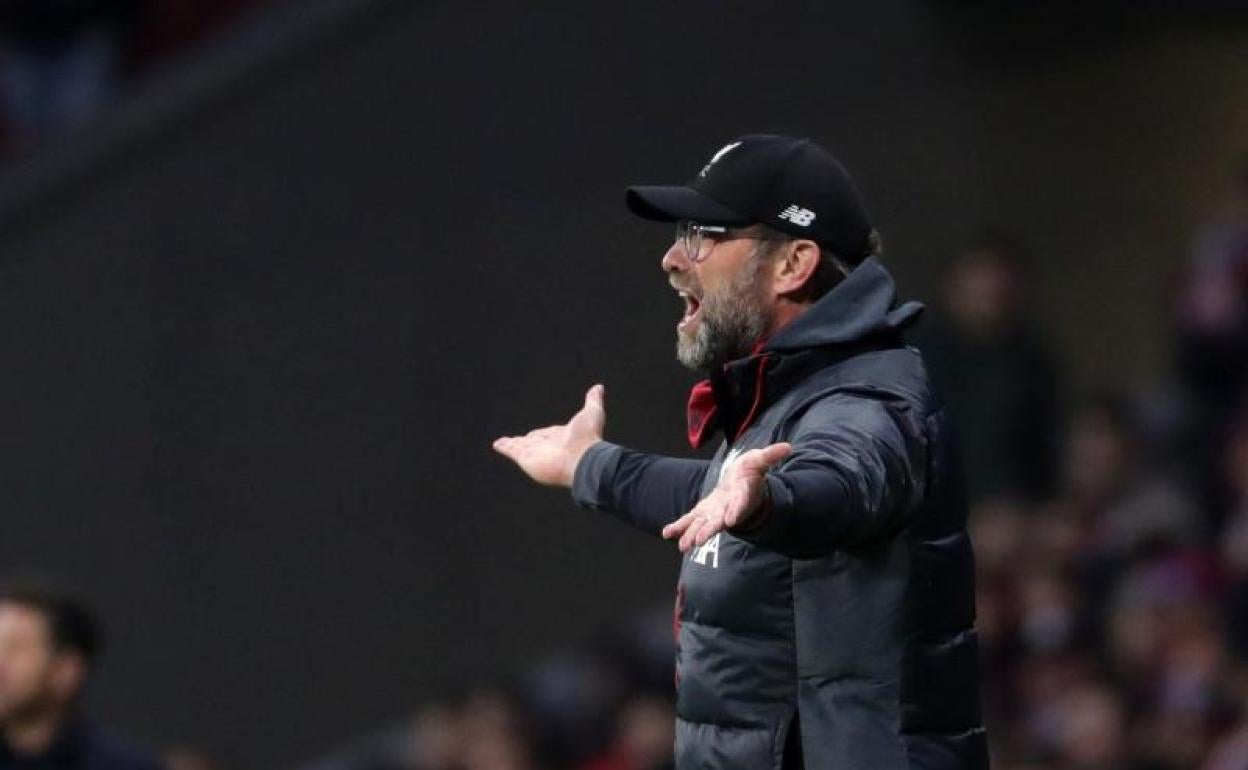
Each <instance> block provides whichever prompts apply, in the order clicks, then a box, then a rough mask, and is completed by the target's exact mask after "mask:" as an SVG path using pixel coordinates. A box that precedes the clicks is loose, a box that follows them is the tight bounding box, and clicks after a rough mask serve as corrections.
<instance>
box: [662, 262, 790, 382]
mask: <svg viewBox="0 0 1248 770" xmlns="http://www.w3.org/2000/svg"><path fill="white" fill-rule="evenodd" d="M749 272H750V271H746V276H745V277H746V280H745V281H742V282H741V283H740V284H734V285H733V286H732V287H730V291H728V292H725V294H726V296H724V297H722V298H721V297H711V296H703V298H702V300H703V302H702V310H701V313H702V318H701V319H700V320H699V322H698V330H697V332H696V333H695V334H694V336H693V337H692V338H689V337H686V336H684V335H681V334H680V333H677V335H676V358H677V359H678V360H679V361H680V362H681V363H682V364H684V365H685V366H686V367H688V368H689V369H693V370H694V371H697V372H710V371H713V370H714V368H715V367H717V366H722V365H724V364H726V363H728V362H729V361H733V360H735V359H738V358H742V357H744V356H746V355H747V354H749V352H750V350H751V348H753V347H754V345H755V343H757V342H758V341H759V339H761V338H762V336H763V334H764V333H766V331H767V325H768V324H767V322H768V319H767V316H766V313H765V312H764V311H763V309H762V307H760V303H759V301H758V299H757V298H756V297H754V295H753V290H754V281H753V276H751V275H749Z"/></svg>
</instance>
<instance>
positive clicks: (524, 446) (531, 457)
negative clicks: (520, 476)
mask: <svg viewBox="0 0 1248 770" xmlns="http://www.w3.org/2000/svg"><path fill="white" fill-rule="evenodd" d="M603 391H604V388H603V387H602V385H594V386H593V387H592V388H590V389H589V391H588V392H586V393H585V405H584V406H583V407H581V411H579V412H577V413H576V414H574V415H572V419H571V420H568V421H567V423H565V424H564V425H551V426H550V427H548V428H538V429H536V430H531V431H529V432H528V433H526V434H525V435H523V436H504V437H503V438H500V439H497V440H496V441H495V442H494V449H495V451H497V452H498V453H499V454H502V455H505V456H507V457H510V458H511V459H512V460H513V461H514V462H515V463H516V465H519V466H520V470H522V471H524V472H525V473H527V474H529V477H530V478H532V479H533V480H534V481H536V482H538V483H539V484H546V485H548V486H555V487H570V486H572V475H573V474H574V473H575V472H576V464H577V463H578V462H580V461H581V456H582V455H584V454H585V450H587V449H589V448H590V447H591V446H593V445H594V444H596V443H598V442H599V441H601V440H602V431H603V428H605V427H606V423H607V411H606V409H605V408H604V407H603V405H602V395H603Z"/></svg>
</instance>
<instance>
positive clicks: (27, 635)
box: [0, 603, 64, 724]
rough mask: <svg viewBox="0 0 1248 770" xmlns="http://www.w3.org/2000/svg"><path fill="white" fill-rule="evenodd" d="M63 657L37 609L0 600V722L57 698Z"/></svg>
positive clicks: (23, 715) (39, 708)
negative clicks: (55, 648) (55, 647)
mask: <svg viewBox="0 0 1248 770" xmlns="http://www.w3.org/2000/svg"><path fill="white" fill-rule="evenodd" d="M63 657H64V656H63V655H59V654H57V653H56V651H55V650H54V649H53V646H52V640H51V636H50V634H49V629H48V624H47V621H46V619H45V618H44V617H43V615H42V614H41V613H40V612H38V611H37V610H34V609H31V608H29V607H23V606H21V605H19V604H12V603H0V724H4V723H8V722H11V721H13V720H17V719H23V718H26V717H29V716H31V715H33V714H38V713H40V712H42V711H44V710H45V709H46V708H47V707H48V706H49V705H50V704H52V703H55V702H56V701H57V690H58V689H59V688H58V687H57V683H58V680H60V679H63V678H64V677H63V676H58V672H59V670H60V669H61V668H62V667H63V665H64V661H63V660H62V658H63Z"/></svg>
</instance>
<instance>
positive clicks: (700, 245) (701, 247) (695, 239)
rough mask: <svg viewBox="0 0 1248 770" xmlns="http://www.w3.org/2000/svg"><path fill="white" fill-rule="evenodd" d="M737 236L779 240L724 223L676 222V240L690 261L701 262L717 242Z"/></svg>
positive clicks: (760, 239) (759, 239)
mask: <svg viewBox="0 0 1248 770" xmlns="http://www.w3.org/2000/svg"><path fill="white" fill-rule="evenodd" d="M735 238H753V239H754V240H756V241H773V240H778V239H776V238H766V237H763V236H761V235H757V234H754V233H751V232H749V231H747V230H739V229H736V228H731V227H724V226H723V225H700V224H698V223H696V222H689V221H687V220H686V221H682V222H677V223H676V242H677V243H679V244H680V247H681V248H682V249H684V251H685V255H686V256H688V257H689V261H690V262H695V263H697V262H701V261H702V260H704V259H706V258H707V257H709V256H710V255H711V251H712V250H713V249H714V248H715V245H716V244H717V243H720V242H721V241H729V240H733V239H735Z"/></svg>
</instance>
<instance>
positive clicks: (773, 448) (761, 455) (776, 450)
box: [741, 443, 793, 470]
mask: <svg viewBox="0 0 1248 770" xmlns="http://www.w3.org/2000/svg"><path fill="white" fill-rule="evenodd" d="M792 453H793V445H792V444H788V443H780V444H771V445H770V446H765V447H763V448H762V449H755V450H754V452H753V454H752V456H751V457H749V458H748V459H747V458H745V457H742V458H741V459H742V460H746V462H747V463H748V464H749V466H750V467H751V468H754V469H761V470H766V469H768V468H770V467H771V466H773V465H775V464H776V463H778V462H780V461H781V460H783V459H784V458H786V457H788V456H789V455H790V454H792Z"/></svg>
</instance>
